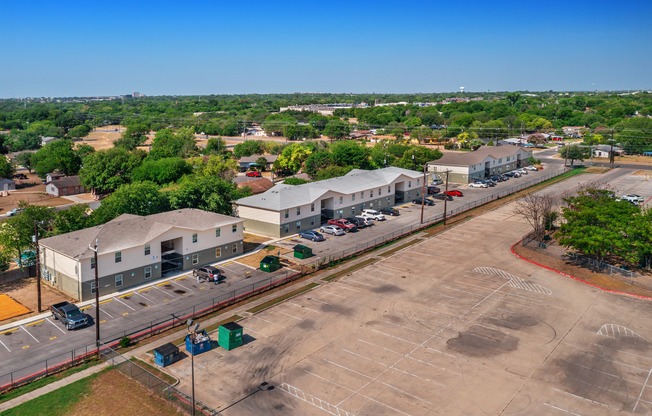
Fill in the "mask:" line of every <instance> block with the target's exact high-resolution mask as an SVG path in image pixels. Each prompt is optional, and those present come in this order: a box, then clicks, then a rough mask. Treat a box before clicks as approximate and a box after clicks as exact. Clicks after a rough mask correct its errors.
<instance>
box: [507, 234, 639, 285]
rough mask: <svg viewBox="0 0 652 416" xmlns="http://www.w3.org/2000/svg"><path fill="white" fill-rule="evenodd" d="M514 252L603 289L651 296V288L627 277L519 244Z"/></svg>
mask: <svg viewBox="0 0 652 416" xmlns="http://www.w3.org/2000/svg"><path fill="white" fill-rule="evenodd" d="M514 252H515V253H516V254H518V255H519V256H521V257H524V258H526V259H528V260H532V261H534V262H536V263H539V264H542V265H545V266H547V267H550V268H552V269H555V270H558V271H560V272H562V273H565V274H568V275H571V276H573V277H575V278H578V279H580V280H583V281H585V282H588V283H590V284H593V285H596V286H599V287H601V288H603V289H607V290H614V291H618V292H624V293H629V294H632V295H640V296H649V297H652V290H649V289H646V288H643V287H640V286H636V283H635V281H634V280H632V279H629V278H625V277H619V276H617V275H611V276H610V275H606V274H602V273H596V272H593V271H591V270H588V269H585V268H582V267H579V266H575V265H573V264H570V263H568V262H566V261H565V260H562V259H559V258H556V257H553V256H551V255H547V254H546V253H545V252H541V251H538V250H532V249H530V248H528V247H523V246H521V245H520V244H517V245H516V246H514Z"/></svg>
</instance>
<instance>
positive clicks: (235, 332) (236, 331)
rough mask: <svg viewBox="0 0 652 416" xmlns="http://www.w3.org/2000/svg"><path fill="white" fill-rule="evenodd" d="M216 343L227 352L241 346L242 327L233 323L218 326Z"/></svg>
mask: <svg viewBox="0 0 652 416" xmlns="http://www.w3.org/2000/svg"><path fill="white" fill-rule="evenodd" d="M217 342H219V344H220V347H222V348H224V349H225V350H227V351H229V350H232V349H234V348H236V347H239V346H240V345H242V327H241V326H240V325H238V324H236V323H235V322H229V323H227V324H224V325H220V326H219V327H218V328H217Z"/></svg>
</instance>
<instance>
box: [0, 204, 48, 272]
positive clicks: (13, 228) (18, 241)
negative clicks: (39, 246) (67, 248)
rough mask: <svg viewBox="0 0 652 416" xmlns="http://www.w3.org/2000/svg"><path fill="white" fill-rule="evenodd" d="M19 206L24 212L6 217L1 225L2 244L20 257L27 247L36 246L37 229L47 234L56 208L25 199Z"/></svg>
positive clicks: (41, 234) (41, 233) (40, 234)
mask: <svg viewBox="0 0 652 416" xmlns="http://www.w3.org/2000/svg"><path fill="white" fill-rule="evenodd" d="M18 206H19V207H20V208H23V212H21V213H20V214H18V215H16V216H14V217H11V218H8V219H6V220H5V221H3V223H2V225H1V226H0V245H2V246H3V247H5V249H8V250H12V251H15V252H16V253H17V255H18V256H17V258H18V259H20V258H21V256H22V253H23V251H24V250H25V249H27V248H33V247H34V242H33V241H34V240H33V236H34V232H35V231H36V230H38V233H39V236H40V237H45V236H46V232H47V230H48V229H49V228H50V224H51V222H52V219H53V218H54V210H53V209H52V208H50V207H45V206H39V205H30V204H28V203H26V202H24V201H21V202H20V203H19V204H18Z"/></svg>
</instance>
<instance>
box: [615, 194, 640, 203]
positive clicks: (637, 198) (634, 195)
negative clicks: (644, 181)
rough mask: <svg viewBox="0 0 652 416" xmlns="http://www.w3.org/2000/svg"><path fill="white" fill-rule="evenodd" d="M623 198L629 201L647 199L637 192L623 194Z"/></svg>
mask: <svg viewBox="0 0 652 416" xmlns="http://www.w3.org/2000/svg"><path fill="white" fill-rule="evenodd" d="M621 199H625V200H627V201H636V202H645V199H643V197H642V196H640V195H636V194H629V195H623V196H622V197H621Z"/></svg>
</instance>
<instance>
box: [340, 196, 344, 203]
mask: <svg viewBox="0 0 652 416" xmlns="http://www.w3.org/2000/svg"><path fill="white" fill-rule="evenodd" d="M343 203H344V197H343V196H341V197H340V204H343Z"/></svg>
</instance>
